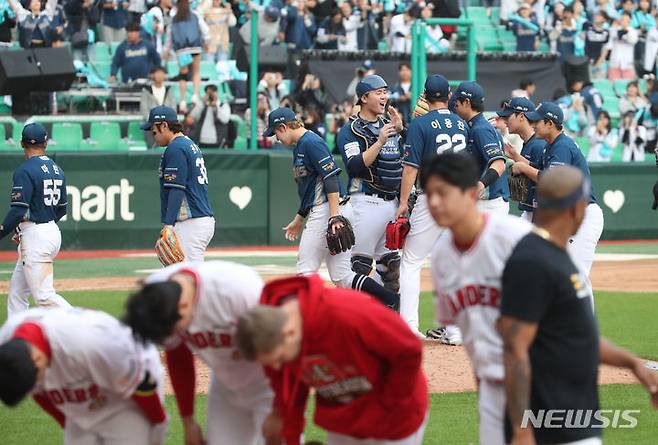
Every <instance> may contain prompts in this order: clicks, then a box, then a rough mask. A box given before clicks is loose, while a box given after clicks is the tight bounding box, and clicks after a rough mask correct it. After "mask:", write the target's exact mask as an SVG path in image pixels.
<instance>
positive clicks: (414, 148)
mask: <svg viewBox="0 0 658 445" xmlns="http://www.w3.org/2000/svg"><path fill="white" fill-rule="evenodd" d="M467 142H468V125H467V124H466V122H465V121H464V120H463V119H462V118H460V117H459V116H457V115H456V114H454V113H451V112H450V110H448V109H447V108H443V109H440V110H433V111H430V112H429V113H427V114H425V115H423V116H419V117H417V118H415V119H414V120H412V121H411V125H410V126H409V130H407V139H406V141H405V144H404V160H403V161H402V162H403V164H407V165H411V166H413V167H416V168H420V167H421V166H422V165H423V162H424V161H425V160H427V159H429V158H433V157H435V156H437V155H440V154H441V153H446V152H455V153H456V152H458V151H461V150H463V149H465V148H466V143H467Z"/></svg>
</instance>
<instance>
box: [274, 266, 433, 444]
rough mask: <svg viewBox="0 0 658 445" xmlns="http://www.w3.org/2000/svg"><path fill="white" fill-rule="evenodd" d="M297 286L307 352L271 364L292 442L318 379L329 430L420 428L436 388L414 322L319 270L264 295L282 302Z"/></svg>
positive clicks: (362, 433) (319, 411)
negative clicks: (329, 281)
mask: <svg viewBox="0 0 658 445" xmlns="http://www.w3.org/2000/svg"><path fill="white" fill-rule="evenodd" d="M291 294H295V295H297V296H298V299H299V306H300V309H301V313H302V323H303V327H302V348H301V353H300V356H299V357H298V358H297V359H296V360H295V361H293V362H290V363H287V364H285V365H284V366H283V367H282V368H281V369H280V370H278V371H276V370H274V369H271V368H266V372H267V375H268V377H269V378H270V380H271V383H272V388H273V389H274V392H275V398H274V407H275V408H276V409H277V410H278V411H279V412H280V413H281V415H282V417H283V423H284V427H283V433H282V436H283V438H284V439H285V440H286V443H287V444H288V445H298V444H299V439H300V435H301V433H302V431H303V429H304V408H305V406H306V399H307V397H308V392H309V388H310V387H313V388H314V389H315V394H316V410H315V419H314V420H315V423H316V424H317V425H319V426H320V427H322V428H324V429H326V430H328V431H331V432H335V433H339V434H344V435H347V436H351V437H354V438H358V439H366V438H373V439H380V440H398V439H402V438H404V437H407V436H410V435H411V434H413V433H414V432H415V431H416V430H418V428H419V427H420V425H421V424H422V422H423V420H424V419H425V415H426V413H427V407H428V395H427V391H428V389H427V382H426V380H425V375H424V374H423V370H422V367H421V360H422V352H423V349H422V344H421V342H420V340H419V339H418V338H417V337H416V336H415V335H414V334H413V333H412V332H411V330H410V329H409V327H408V326H407V324H406V323H405V322H404V321H403V320H402V319H401V318H400V317H399V316H398V315H397V314H396V313H395V312H393V311H391V310H390V309H388V308H386V307H385V306H384V305H382V304H381V303H380V302H378V301H377V300H375V299H374V298H371V297H370V296H368V295H366V294H363V293H361V292H357V291H354V290H351V289H341V288H325V287H324V283H323V282H322V280H321V279H320V277H318V276H311V277H302V276H296V277H291V278H284V279H281V280H276V281H272V282H270V283H269V284H267V285H266V286H265V288H264V289H263V294H262V297H261V303H262V304H269V305H275V306H277V305H279V304H281V300H282V299H285V298H286V297H288V296H289V295H291Z"/></svg>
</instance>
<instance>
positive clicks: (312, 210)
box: [263, 108, 399, 309]
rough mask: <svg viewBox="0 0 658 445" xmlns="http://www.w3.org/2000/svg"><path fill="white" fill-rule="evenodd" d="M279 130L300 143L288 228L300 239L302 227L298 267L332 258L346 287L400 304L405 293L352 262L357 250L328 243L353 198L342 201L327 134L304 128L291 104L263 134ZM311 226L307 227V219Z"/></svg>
mask: <svg viewBox="0 0 658 445" xmlns="http://www.w3.org/2000/svg"><path fill="white" fill-rule="evenodd" d="M271 136H276V138H277V139H278V140H279V141H280V142H281V143H282V144H283V145H288V146H290V145H294V150H293V173H294V176H295V181H296V182H297V192H298V194H299V200H300V205H299V210H298V211H297V214H296V215H295V217H294V218H293V220H292V221H291V222H290V223H289V224H288V225H287V226H286V227H284V228H283V230H284V231H285V236H286V239H287V240H289V241H294V240H295V239H297V237H298V236H299V234H300V232H301V239H300V242H299V254H298V257H297V273H298V274H300V275H309V274H313V273H316V272H317V271H318V270H319V269H320V265H321V264H322V261H325V262H326V264H327V269H329V275H330V276H331V280H332V281H333V282H334V284H336V285H337V286H340V287H346V288H350V287H351V288H353V289H357V290H361V291H364V292H367V293H369V294H371V295H373V296H374V297H375V298H377V299H378V300H380V301H381V302H382V303H384V304H385V305H387V306H389V307H391V308H395V309H397V308H398V306H399V296H398V294H397V293H395V292H393V291H391V290H388V289H386V288H384V287H383V286H381V285H380V284H378V283H377V282H376V281H375V280H373V279H372V278H369V277H368V276H367V275H364V274H358V273H355V272H354V271H352V270H351V268H350V257H351V255H352V254H351V251H350V250H347V251H345V252H342V253H338V254H336V255H331V254H330V252H329V249H328V247H327V240H326V232H327V226H328V223H329V221H330V219H331V218H332V217H336V216H338V215H342V216H343V217H345V218H346V219H348V220H349V218H350V216H351V207H350V205H349V203H344V204H343V205H341V204H340V195H341V190H340V183H339V181H338V175H339V174H340V171H341V170H340V168H338V166H337V165H336V163H335V162H334V158H333V156H332V155H331V153H330V151H329V148H328V147H327V144H326V143H325V142H324V140H323V139H322V138H321V137H320V136H318V135H316V134H315V133H313V132H312V131H308V130H307V129H305V128H304V125H303V123H302V122H301V121H300V120H299V119H297V116H295V113H294V111H292V110H291V109H290V108H277V109H276V110H274V111H272V112H271V113H270V114H269V116H268V127H267V129H266V130H265V132H264V133H263V137H271ZM305 219H306V226H305V227H304V230H303V231H302V226H303V224H304V220H305Z"/></svg>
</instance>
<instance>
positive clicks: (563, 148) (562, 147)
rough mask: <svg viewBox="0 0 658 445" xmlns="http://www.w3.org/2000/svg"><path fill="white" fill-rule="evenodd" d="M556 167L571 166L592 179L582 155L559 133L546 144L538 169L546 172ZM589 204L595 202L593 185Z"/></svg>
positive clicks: (573, 144) (576, 146) (564, 135)
mask: <svg viewBox="0 0 658 445" xmlns="http://www.w3.org/2000/svg"><path fill="white" fill-rule="evenodd" d="M556 165H572V166H574V167H576V168H578V169H579V170H580V171H581V172H583V175H585V177H586V178H587V179H589V180H591V179H592V175H591V173H590V171H589V165H587V161H586V160H585V156H583V153H582V152H581V151H580V148H579V147H578V145H577V144H576V143H575V142H574V141H573V139H571V138H570V137H569V136H567V135H566V134H564V133H560V135H559V136H558V137H557V138H555V140H554V141H553V143H552V144H546V148H545V149H544V154H543V155H542V157H541V163H540V165H539V169H540V170H548V169H549V168H551V167H555V166H556ZM589 202H590V204H591V203H594V202H596V193H595V192H594V185H593V184H592V194H591V196H590V198H589Z"/></svg>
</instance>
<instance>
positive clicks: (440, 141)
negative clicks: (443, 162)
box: [436, 133, 466, 155]
mask: <svg viewBox="0 0 658 445" xmlns="http://www.w3.org/2000/svg"><path fill="white" fill-rule="evenodd" d="M464 148H466V137H465V136H464V135H463V134H460V133H456V134H453V135H452V137H450V135H449V134H445V133H441V134H438V135H436V154H438V155H440V154H441V153H444V152H446V151H448V150H452V151H453V152H454V153H456V152H458V151H460V150H463V149H464Z"/></svg>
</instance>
